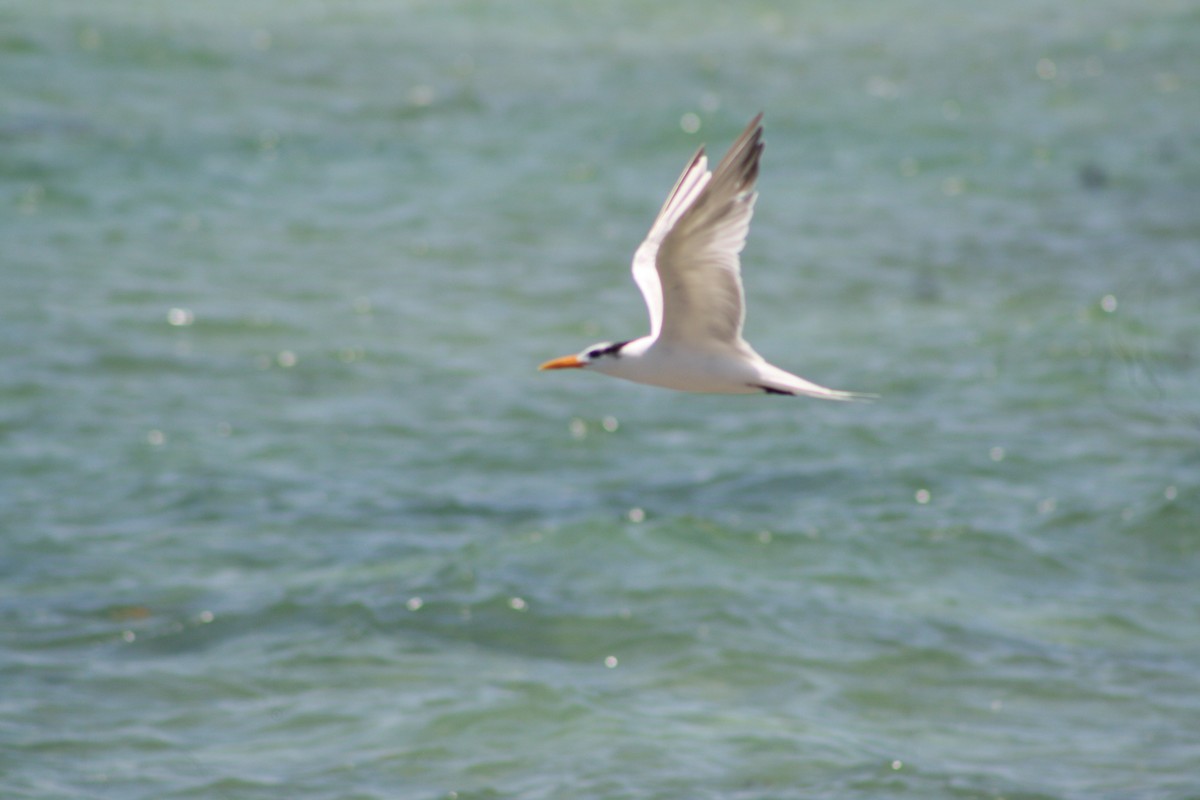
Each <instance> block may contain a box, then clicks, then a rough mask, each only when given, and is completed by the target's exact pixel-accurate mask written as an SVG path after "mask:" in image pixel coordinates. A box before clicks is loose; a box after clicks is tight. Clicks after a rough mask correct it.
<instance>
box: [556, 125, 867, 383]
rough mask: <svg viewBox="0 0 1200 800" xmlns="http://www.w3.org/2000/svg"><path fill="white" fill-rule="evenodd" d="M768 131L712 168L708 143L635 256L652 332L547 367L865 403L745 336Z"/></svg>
mask: <svg viewBox="0 0 1200 800" xmlns="http://www.w3.org/2000/svg"><path fill="white" fill-rule="evenodd" d="M762 133H763V129H762V114H759V115H758V116H756V117H755V118H754V119H752V120H751V121H750V124H749V125H748V126H746V130H745V131H743V132H742V135H741V136H739V137H738V138H737V141H735V142H734V143H733V146H732V147H730V148H729V152H728V153H726V154H725V158H723V159H722V160H721V163H720V164H718V165H717V168H716V170H715V171H713V172H709V171H708V158H707V157H706V156H705V155H704V148H703V147H701V148H700V149H699V150H698V151H697V152H696V155H695V156H693V158H692V161H691V163H690V164H688V166H687V169H685V170H684V171H683V174H682V175H680V176H679V180H678V181H676V183H675V188H674V189H672V190H671V194H670V195H668V197H667V202H666V203H665V204H664V205H663V207H662V210H661V211H659V212H658V217H657V218H656V219H655V220H654V224H653V225H652V226H650V232H649V233H648V234H647V235H646V240H645V241H644V242H642V244H641V246H640V247H638V249H637V252H636V253H635V254H634V256H633V280H634V281H635V282H636V283H637V285H638V288H639V289H641V291H642V296H643V297H644V298H645V300H646V306H647V308H649V310H650V335H649V336H643V337H641V338H640V339H631V340H628V341H624V342H616V343H613V342H600V343H599V344H594V345H592V346H591V347H588V348H586V349H585V350H583V352H581V353H579V354H578V355H571V356H563V357H562V358H555V359H553V360H551V361H547V362H546V363H545V364H542V365H541V367H540V368H539V369H590V370H594V371H596V372H601V373H603V374H605V375H611V376H613V377H614V378H624V379H625V380H628V381H634V382H635V383H647V384H650V385H653V386H663V387H666V388H668V389H677V390H679V391H684V392H709V393H716V394H758V393H764V392H765V393H767V394H791V395H797V394H803V395H808V396H810V397H821V398H825V399H827V400H851V399H854V398H858V397H863V395H859V394H856V393H854V392H842V391H838V390H837V389H828V388H826V387H824V386H821V385H819V384H816V383H813V382H812V381H807V380H805V379H804V378H801V377H800V376H799V375H793V374H791V373H790V372H786V371H784V370H782V369H780V368H779V367H776V366H774V365H772V364H769V363H767V361H766V359H764V358H763V357H762V356H760V355H759V354H758V353H756V352H755V351H754V348H752V347H751V346H750V345H749V344H748V343H747V342H746V340H745V339H743V338H742V323H743V321H744V320H745V317H746V309H745V301H744V297H743V294H742V275H741V264H740V262H739V259H738V253H740V252H741V251H742V248H743V247H745V245H746V234H747V233H748V232H749V230H750V217H751V216H752V215H753V214H754V201H755V199H756V198H757V197H758V193H757V192H756V191H754V183H755V181H756V180H757V179H758V161H759V158H760V157H761V156H762V151H763V141H762Z"/></svg>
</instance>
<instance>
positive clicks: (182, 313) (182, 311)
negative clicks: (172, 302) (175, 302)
mask: <svg viewBox="0 0 1200 800" xmlns="http://www.w3.org/2000/svg"><path fill="white" fill-rule="evenodd" d="M195 321H196V315H195V314H193V313H192V310H191V309H190V308H172V309H171V310H170V311H168V312H167V324H168V325H174V326H175V327H177V328H183V327H187V326H188V325H191V324H192V323H193V322H195Z"/></svg>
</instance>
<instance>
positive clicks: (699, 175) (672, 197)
mask: <svg viewBox="0 0 1200 800" xmlns="http://www.w3.org/2000/svg"><path fill="white" fill-rule="evenodd" d="M710 178H712V173H710V172H709V171H708V158H707V157H705V155H704V148H703V147H701V148H700V149H699V150H697V151H696V155H694V156H692V161H691V163H690V164H688V165H687V167H686V168H685V169H684V170H683V174H681V175H680V176H679V180H677V181H675V188H674V189H672V190H671V193H670V194H669V195H667V202H665V203H663V207H662V209H661V210H660V211H659V212H658V216H657V217H655V219H654V224H653V225H651V226H650V232H649V233H647V234H646V239H645V241H643V242H642V243H641V245H640V246H639V247H638V249H637V252H636V253H634V254H633V280H634V282H635V283H637V285H638V289H640V290H641V292H642V297H643V299H645V301H646V308H647V310H648V311H649V312H650V336H651V337H657V336H658V334H659V331H660V330H661V329H662V318H663V293H662V283H661V282H660V281H659V278H658V267H657V265H656V264H655V259H656V257H657V255H658V249H659V247H660V246H661V245H662V242H663V240H664V239H665V238H666V237H667V234H669V233H670V232H671V229H672V228H674V227H675V223H676V222H678V221H679V218H680V217H681V216H683V213H684V212H685V211H687V210H688V208H689V207H690V206H691V205H692V203H694V202H695V201H696V198H697V197H699V196H700V193H701V192H702V191H703V190H704V187H705V185H707V184H708V181H709V179H710Z"/></svg>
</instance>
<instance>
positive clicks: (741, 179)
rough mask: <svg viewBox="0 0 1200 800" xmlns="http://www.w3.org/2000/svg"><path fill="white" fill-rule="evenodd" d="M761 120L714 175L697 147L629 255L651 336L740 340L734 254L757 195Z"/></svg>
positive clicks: (741, 312) (742, 309) (691, 340)
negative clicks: (646, 310)
mask: <svg viewBox="0 0 1200 800" xmlns="http://www.w3.org/2000/svg"><path fill="white" fill-rule="evenodd" d="M761 123H762V114H759V115H758V116H756V117H755V118H754V119H753V120H751V121H750V124H749V125H748V126H747V127H746V130H745V131H743V132H742V135H741V136H739V137H738V139H737V141H735V142H734V143H733V146H732V147H730V149H729V152H728V153H727V154H726V155H725V158H723V159H721V163H720V164H718V165H717V168H716V170H715V171H714V172H712V173H709V172H708V171H707V170H706V166H707V163H706V159H705V157H704V151H703V149H701V150H700V151H699V152H698V153H697V154H696V156H695V157H694V158H693V159H692V162H691V164H690V165H689V166H688V168H687V169H686V170H684V172H683V175H681V176H680V178H679V181H678V182H677V183H676V184H675V188H674V190H672V192H671V194H670V196H669V197H668V198H667V202H666V204H665V205H664V206H663V208H662V211H660V212H659V215H658V218H657V219H655V221H654V225H653V226H652V227H651V228H650V233H649V234H648V235H647V236H646V240H645V241H644V242H643V243H642V245H641V246H640V247H639V248H638V250H637V253H636V254H635V255H634V259H633V277H634V280H635V281H636V282H637V284H638V287H639V288H640V289H641V290H642V295H643V296H644V297H645V298H646V305H647V306H648V307H649V308H650V329H651V330H650V333H651V336H657V337H659V338H661V339H663V340H678V341H685V340H686V341H688V342H689V343H692V344H699V343H701V342H703V341H716V342H725V343H736V342H738V341H740V339H741V334H742V322H743V320H744V318H745V306H744V302H743V296H742V279H741V264H740V261H739V259H738V254H739V253H740V252H741V251H742V248H743V247H744V246H745V244H746V234H747V233H748V232H749V230H750V218H751V216H752V215H753V213H754V201H755V198H756V197H757V194H756V193H755V192H754V183H755V181H756V179H757V178H758V163H759V159H760V157H761V156H762V149H763V143H762V124H761Z"/></svg>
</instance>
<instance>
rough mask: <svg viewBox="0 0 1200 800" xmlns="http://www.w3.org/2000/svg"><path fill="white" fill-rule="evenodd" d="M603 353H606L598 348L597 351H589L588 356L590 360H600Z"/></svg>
mask: <svg viewBox="0 0 1200 800" xmlns="http://www.w3.org/2000/svg"><path fill="white" fill-rule="evenodd" d="M603 352H604V351H603V350H601V349H600V348H598V347H597V348H596V349H595V350H588V354H587V355H588V358H599V357H600V354H601V353H603Z"/></svg>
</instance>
